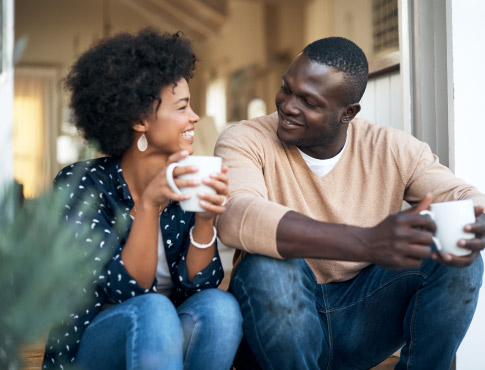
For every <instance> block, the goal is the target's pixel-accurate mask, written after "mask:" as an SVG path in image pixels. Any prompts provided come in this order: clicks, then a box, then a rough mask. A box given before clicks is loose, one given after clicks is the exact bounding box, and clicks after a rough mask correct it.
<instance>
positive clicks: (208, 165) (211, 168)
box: [165, 155, 222, 212]
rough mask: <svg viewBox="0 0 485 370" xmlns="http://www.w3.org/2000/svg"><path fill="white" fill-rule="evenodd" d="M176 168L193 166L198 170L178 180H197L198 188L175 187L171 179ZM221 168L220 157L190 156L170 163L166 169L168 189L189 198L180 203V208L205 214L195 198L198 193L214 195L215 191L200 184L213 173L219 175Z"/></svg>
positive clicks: (198, 200)
mask: <svg viewBox="0 0 485 370" xmlns="http://www.w3.org/2000/svg"><path fill="white" fill-rule="evenodd" d="M178 166H195V167H197V168H198V169H199V170H198V171H197V172H194V173H187V174H185V175H181V176H179V177H178V178H180V179H184V180H197V181H199V182H200V185H198V186H187V187H183V188H180V189H179V188H178V187H177V185H175V181H174V179H173V170H174V169H175V167H178ZM221 167H222V159H221V158H220V157H210V156H196V155H191V156H189V157H186V158H184V159H181V160H180V161H178V162H176V163H171V164H170V165H169V166H168V167H167V172H166V174H165V175H166V177H167V182H168V185H169V186H170V188H171V189H172V190H173V191H174V192H176V193H178V194H190V198H189V199H187V200H184V201H182V202H180V206H181V207H182V209H183V210H184V211H189V212H205V211H206V210H205V209H204V208H202V207H201V206H200V204H199V203H200V199H199V197H198V196H197V193H198V192H203V193H212V194H215V193H216V191H215V190H214V189H213V188H211V187H210V186H207V185H204V184H202V180H203V179H205V178H209V177H210V175H211V174H213V173H220V172H221Z"/></svg>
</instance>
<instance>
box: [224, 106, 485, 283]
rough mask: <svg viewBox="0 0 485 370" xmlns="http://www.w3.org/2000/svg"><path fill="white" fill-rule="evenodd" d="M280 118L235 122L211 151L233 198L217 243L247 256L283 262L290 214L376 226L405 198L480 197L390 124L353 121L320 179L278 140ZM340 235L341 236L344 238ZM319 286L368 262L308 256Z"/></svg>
mask: <svg viewBox="0 0 485 370" xmlns="http://www.w3.org/2000/svg"><path fill="white" fill-rule="evenodd" d="M277 120H278V117H277V114H276V113H273V114H271V115H269V116H265V117H261V118H258V119H254V120H252V121H243V122H240V123H237V124H234V125H233V126H231V127H230V128H229V129H227V130H226V131H225V132H224V133H223V134H222V135H221V136H220V138H219V140H218V142H217V145H216V150H215V154H216V155H218V156H221V157H222V158H223V162H224V164H226V165H227V166H229V172H228V176H229V188H230V192H231V197H230V201H229V204H228V206H227V209H226V211H225V212H224V213H223V214H222V215H221V216H220V217H219V219H218V222H217V228H218V233H219V237H220V238H221V240H222V242H223V243H224V244H226V245H228V246H231V247H234V248H237V249H240V250H243V251H246V252H249V253H258V254H264V255H268V256H272V257H276V258H281V256H280V255H279V253H278V251H277V248H276V229H277V227H278V223H279V221H280V219H281V218H282V217H283V216H284V214H285V213H286V212H288V211H289V210H294V211H297V212H300V213H302V214H304V215H306V216H309V217H311V218H313V219H316V220H320V221H326V222H332V223H343V224H349V225H356V226H362V227H370V226H374V225H376V224H377V223H379V222H380V221H382V220H383V219H384V218H385V217H386V216H388V215H389V214H390V213H395V212H398V211H399V210H400V209H401V205H402V201H403V200H406V201H407V202H409V203H411V204H413V203H416V202H419V201H420V200H421V199H422V198H423V197H424V195H425V194H426V193H428V192H431V193H433V194H434V202H442V201H448V200H454V199H468V198H471V199H473V200H474V202H475V203H476V204H480V205H483V206H485V195H483V194H481V193H480V192H479V191H478V190H477V189H476V188H474V187H472V186H470V185H468V184H466V183H465V182H464V181H462V180H461V179H459V178H457V177H455V176H454V175H453V173H452V172H451V171H450V170H449V169H448V168H446V167H444V166H442V165H440V164H439V162H438V158H437V157H436V156H435V155H434V154H432V153H431V151H430V148H429V146H428V145H427V144H425V143H423V142H420V141H418V140H417V139H416V138H414V137H412V136H410V135H408V134H406V133H404V132H403V131H400V130H396V129H393V128H390V127H382V126H379V125H374V124H370V123H369V122H367V121H365V120H363V119H359V118H355V119H354V120H352V122H351V123H350V125H349V129H348V138H347V140H348V141H347V145H346V147H345V149H344V152H343V154H342V157H341V158H340V160H339V162H338V163H337V164H336V165H335V167H334V168H333V169H332V171H330V172H329V173H328V174H327V175H326V176H324V177H322V178H320V177H318V176H317V175H315V174H314V173H313V172H312V171H311V170H310V169H309V168H308V166H307V165H306V163H305V161H304V160H303V158H302V157H301V155H300V153H299V152H298V150H297V148H296V147H294V146H287V145H285V144H283V143H281V142H280V141H279V139H278V137H277V136H276V129H277ZM342 237H343V238H344V237H345V235H342ZM307 262H308V263H309V265H310V266H311V268H312V270H313V272H314V273H315V275H316V277H317V279H318V281H319V282H320V283H323V282H331V281H344V280H348V279H351V278H352V277H354V276H355V275H357V274H358V272H359V271H360V270H361V269H363V268H364V267H365V266H367V265H368V264H367V263H360V262H345V261H333V260H318V259H307Z"/></svg>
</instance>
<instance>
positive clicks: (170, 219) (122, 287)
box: [43, 157, 224, 369]
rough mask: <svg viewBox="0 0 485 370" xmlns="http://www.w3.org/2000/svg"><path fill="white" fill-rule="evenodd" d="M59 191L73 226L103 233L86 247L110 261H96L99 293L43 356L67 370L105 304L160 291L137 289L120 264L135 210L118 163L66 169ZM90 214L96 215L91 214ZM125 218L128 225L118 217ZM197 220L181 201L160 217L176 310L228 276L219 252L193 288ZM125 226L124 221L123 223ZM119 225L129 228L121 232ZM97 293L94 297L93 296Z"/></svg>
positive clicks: (56, 332) (50, 365) (52, 337)
mask: <svg viewBox="0 0 485 370" xmlns="http://www.w3.org/2000/svg"><path fill="white" fill-rule="evenodd" d="M54 187H55V188H56V189H59V190H62V191H63V192H64V193H65V192H67V195H68V199H69V201H68V202H67V204H66V205H65V209H64V210H63V212H62V215H63V218H64V219H65V220H67V222H68V223H69V227H74V228H76V227H78V228H80V227H86V223H88V225H89V227H90V228H91V229H92V230H93V234H94V233H100V235H102V238H101V240H100V241H94V240H95V239H94V238H93V239H91V238H86V240H85V241H83V243H84V244H85V245H84V246H85V247H87V248H90V249H95V250H103V251H104V250H105V249H103V248H108V249H109V250H110V251H109V254H110V255H112V257H111V259H109V260H108V262H107V263H106V260H105V259H104V260H103V259H101V258H98V257H95V258H94V268H95V270H94V271H93V276H94V281H93V283H94V284H95V287H96V288H95V290H94V293H93V292H88V291H86V290H85V289H83V291H84V294H86V300H85V303H84V305H83V306H82V307H78V308H77V309H76V310H75V312H72V313H71V314H70V315H69V317H66V318H65V320H63V321H62V323H61V325H60V326H59V327H58V328H56V329H53V330H52V331H51V333H50V334H49V338H48V340H47V343H46V348H45V354H44V363H43V368H44V369H64V368H66V367H68V366H66V365H69V364H71V363H73V362H74V360H75V356H76V351H77V347H78V345H79V342H80V340H81V337H82V335H83V332H84V330H85V328H86V327H87V326H88V325H89V323H90V321H91V320H92V319H93V317H94V316H95V315H96V314H97V313H98V312H99V311H100V310H101V307H102V306H103V304H104V303H121V302H123V301H125V300H127V299H129V298H131V297H135V296H138V295H141V294H148V293H154V292H156V283H157V282H156V279H155V280H154V281H153V284H152V287H151V289H145V288H142V287H141V286H139V285H138V283H137V282H136V280H135V279H134V278H133V277H132V276H131V275H130V274H129V273H128V271H127V270H126V269H125V267H124V266H123V261H122V260H121V251H122V250H123V247H124V245H125V243H126V240H127V238H128V235H129V231H130V229H131V224H132V220H131V218H130V210H131V209H132V208H133V206H134V203H133V199H132V197H131V195H130V191H129V189H128V186H127V184H126V181H125V179H124V177H123V172H122V169H121V165H120V160H119V158H111V157H106V158H99V159H95V160H91V161H86V162H78V163H75V164H73V165H70V166H68V167H66V168H64V169H63V170H62V171H61V172H59V174H58V175H57V177H56V178H55V180H54ZM81 203H82V205H84V206H87V207H88V208H89V209H90V210H91V212H92V214H94V216H93V217H86V216H85V214H84V213H83V212H82V211H79V205H81ZM90 214H91V213H90ZM119 217H122V218H123V220H118V219H117V218H119ZM194 220H195V215H194V213H192V212H185V211H183V210H182V209H181V208H180V206H179V204H178V202H172V201H170V202H169V204H168V206H167V207H166V208H165V209H164V210H163V211H162V213H161V215H160V228H161V230H162V235H163V241H164V247H165V253H166V258H167V263H168V266H169V270H170V275H171V279H172V282H173V286H174V287H173V292H172V294H171V296H170V299H171V300H172V301H173V302H174V304H175V305H176V306H178V305H179V304H181V303H182V302H183V301H184V300H185V299H186V298H187V297H189V296H191V295H192V294H195V293H196V292H198V291H200V290H202V289H207V288H216V287H217V286H218V285H219V284H220V282H221V281H222V278H223V277H224V271H223V268H222V264H221V260H220V258H219V254H218V252H217V251H216V255H215V257H214V258H213V259H212V262H211V263H210V264H209V266H207V267H206V268H205V269H204V270H203V271H201V272H199V273H197V274H196V276H195V278H194V280H193V282H192V283H191V282H190V280H189V278H188V275H187V266H186V263H185V256H186V254H187V251H188V248H189V244H190V240H189V229H190V227H192V226H193V224H194ZM120 221H123V222H120ZM119 224H123V225H125V226H124V227H123V229H122V230H119V229H120V228H119V227H118V225H119ZM91 294H94V296H91V297H90V296H89V295H91Z"/></svg>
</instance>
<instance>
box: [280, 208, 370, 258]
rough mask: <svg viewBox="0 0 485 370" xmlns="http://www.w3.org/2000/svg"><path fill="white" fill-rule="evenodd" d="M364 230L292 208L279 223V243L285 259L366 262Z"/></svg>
mask: <svg viewBox="0 0 485 370" xmlns="http://www.w3.org/2000/svg"><path fill="white" fill-rule="evenodd" d="M362 230H363V229H362V228H359V227H356V226H349V225H340V224H332V223H325V222H320V221H316V220H314V219H312V218H310V217H307V216H304V215H302V214H300V213H297V212H294V211H290V212H288V213H286V214H285V215H284V216H283V218H282V219H281V220H280V222H279V224H278V228H277V231H276V244H277V248H278V252H279V253H280V254H281V256H283V257H284V258H322V259H333V260H345V261H362V253H361V248H360V246H361V245H362V243H361V241H360V233H361V231H362Z"/></svg>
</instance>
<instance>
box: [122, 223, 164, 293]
mask: <svg viewBox="0 0 485 370" xmlns="http://www.w3.org/2000/svg"><path fill="white" fill-rule="evenodd" d="M131 218H132V219H135V218H134V217H133V216H131ZM158 224H159V225H160V216H158ZM156 277H157V292H158V293H162V294H163V295H166V296H169V295H170V293H172V288H173V283H172V277H171V275H170V270H169V268H168V263H167V256H166V255H165V247H164V246H163V235H162V230H161V229H160V227H159V228H158V263H157V273H156Z"/></svg>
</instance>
